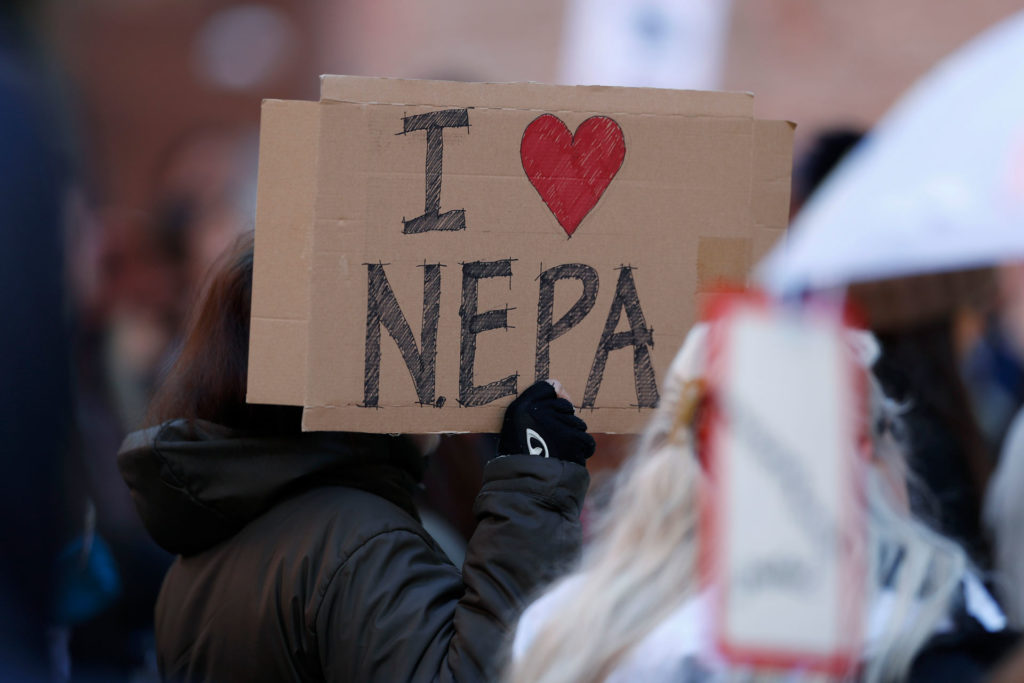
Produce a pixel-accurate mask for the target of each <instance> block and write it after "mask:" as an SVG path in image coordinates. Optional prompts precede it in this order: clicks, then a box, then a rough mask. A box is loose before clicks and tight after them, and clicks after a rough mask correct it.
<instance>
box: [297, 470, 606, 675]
mask: <svg viewBox="0 0 1024 683" xmlns="http://www.w3.org/2000/svg"><path fill="white" fill-rule="evenodd" d="M588 483H589V477H588V475H587V471H586V469H585V468H584V467H581V466H580V465H577V464H575V463H571V462H564V461H561V460H556V459H554V458H549V459H545V458H540V457H537V456H532V455H512V456H505V457H502V458H498V459H496V460H494V461H492V462H490V463H488V465H487V467H486V469H485V471H484V485H483V488H482V489H481V490H480V493H479V495H478V496H477V499H476V505H475V508H474V509H475V513H476V516H477V520H478V524H477V529H476V531H475V533H474V534H473V537H472V539H470V542H469V547H468V548H467V550H466V560H465V564H464V566H463V572H462V574H461V575H460V574H459V572H458V570H457V569H456V568H455V567H454V566H453V565H452V564H451V563H450V562H448V561H447V559H446V558H445V557H444V554H443V552H442V551H441V549H440V548H438V546H437V544H436V543H434V542H433V540H431V539H430V538H429V537H428V536H427V534H426V532H425V531H424V530H423V529H422V528H419V529H416V528H409V529H398V530H390V531H385V532H382V533H380V534H378V535H376V536H373V537H371V538H370V539H369V540H368V541H366V542H365V543H364V544H363V545H362V546H360V547H359V548H357V549H356V550H355V551H354V552H352V553H351V554H350V555H349V556H348V558H346V559H345V560H344V561H343V563H342V564H341V565H340V567H339V569H338V571H337V572H336V573H335V575H334V577H333V578H332V579H331V581H330V583H329V584H328V586H327V589H326V591H325V594H324V596H323V599H322V600H321V602H320V607H319V610H318V612H317V614H316V616H315V620H314V623H315V629H316V638H317V646H318V649H319V653H320V659H321V665H322V667H323V671H324V676H325V678H326V680H328V681H356V680H359V681H442V682H445V683H448V682H455V681H489V680H494V679H496V678H497V676H498V673H499V671H500V667H501V665H502V663H503V661H502V660H503V656H504V653H505V651H506V648H507V639H508V636H509V635H510V631H511V628H512V626H513V625H514V624H515V620H516V619H517V618H518V616H519V613H520V612H521V611H522V609H523V608H524V607H525V604H526V601H527V600H528V599H530V598H532V597H533V596H534V594H535V593H536V592H537V590H538V589H539V588H541V587H542V586H544V585H546V584H547V583H549V582H550V581H551V580H553V579H554V578H556V577H557V576H558V575H559V574H560V573H561V572H562V571H563V570H565V569H566V568H567V567H568V565H570V564H571V563H572V562H573V561H574V560H575V559H576V557H577V555H578V552H579V547H580V542H581V531H580V524H579V513H580V506H581V504H582V501H583V496H584V494H585V492H586V488H587V485H588Z"/></svg>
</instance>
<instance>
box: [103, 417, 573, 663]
mask: <svg viewBox="0 0 1024 683" xmlns="http://www.w3.org/2000/svg"><path fill="white" fill-rule="evenodd" d="M422 462H423V459H422V458H421V457H420V456H419V454H418V453H417V452H416V451H415V450H414V449H413V448H412V446H411V444H409V442H408V441H406V440H404V439H400V438H392V437H384V436H371V435H352V434H327V433H310V434H302V435H298V436H294V437H287V438H273V439H267V438H259V439H257V438H245V437H242V436H240V435H238V434H236V433H232V432H231V431H230V430H227V429H225V428H223V427H218V426H216V425H212V424H209V423H203V422H197V423H194V425H191V426H190V425H189V424H188V423H184V422H171V423H167V424H165V425H163V426H161V427H155V428H151V429H148V430H145V431H142V432H137V433H135V434H133V435H131V436H129V437H128V439H127V440H126V441H125V444H124V446H123V447H122V449H121V453H120V455H119V464H120V467H121V471H122V474H123V475H124V478H125V481H126V482H127V483H128V485H129V487H130V488H131V490H132V495H133V497H134V499H135V503H136V506H137V508H138V510H139V514H140V515H141V516H142V519H143V521H144V522H145V524H146V528H147V529H148V530H149V532H150V534H151V535H152V536H153V538H154V539H155V540H156V541H157V542H158V543H159V544H160V545H162V546H163V547H164V548H166V549H167V550H169V551H171V552H173V553H178V554H180V555H181V556H180V557H179V558H178V559H177V561H176V562H175V563H174V565H173V567H171V569H170V571H169V572H168V574H167V578H166V580H165V582H164V585H163V589H162V590H161V592H160V598H159V600H158V602H157V606H156V637H157V653H158V660H159V667H160V671H161V673H162V674H163V675H164V676H165V677H166V678H169V679H172V680H189V681H192V680H201V681H214V682H220V683H225V682H229V681H247V682H251V683H256V682H259V681H324V680H326V681H388V682H392V681H394V682H398V681H431V680H441V681H486V680H493V679H494V678H495V677H496V675H497V671H498V667H500V664H501V658H502V655H503V652H504V648H505V643H506V639H507V636H508V634H509V631H510V628H511V626H512V625H513V624H514V623H515V620H516V618H517V617H518V614H519V612H520V611H521V609H522V608H523V607H524V601H525V600H527V599H529V598H530V597H532V595H533V594H534V593H535V592H536V591H537V590H538V589H539V588H540V587H542V586H543V585H544V584H545V583H547V582H549V581H551V580H552V579H553V578H555V577H556V576H557V574H558V573H559V572H560V571H561V570H563V569H565V567H566V565H567V564H569V563H571V562H572V561H573V559H574V558H575V555H576V553H577V552H578V549H579V545H580V525H579V512H580V505H581V503H582V500H583V495H584V493H585V490H586V487H587V484H588V475H587V471H586V469H585V468H583V467H581V466H579V465H576V464H573V463H568V462H563V461H560V460H556V459H544V458H540V457H538V456H531V455H513V456H506V457H502V458H498V459H496V460H493V461H491V462H490V463H488V465H487V467H486V468H485V472H484V484H483V488H482V489H481V491H480V494H479V495H478V497H477V500H476V506H475V512H476V516H477V519H478V520H479V523H478V526H477V529H476V532H475V533H474V535H473V537H472V539H471V540H470V542H469V547H468V549H467V553H466V561H465V564H464V566H463V571H462V573H461V574H460V572H459V570H458V569H457V568H455V567H454V566H453V565H452V564H451V563H450V562H449V561H448V560H447V558H446V557H445V555H444V553H443V552H442V550H441V549H440V548H439V547H438V545H437V544H436V543H435V542H434V541H433V539H431V537H430V536H429V535H428V534H427V532H426V531H425V530H424V529H423V526H422V525H421V524H420V523H419V520H418V517H417V515H416V511H415V508H414V507H413V504H412V499H411V492H412V490H413V488H414V487H415V485H416V482H417V480H418V478H419V475H420V474H421V468H422Z"/></svg>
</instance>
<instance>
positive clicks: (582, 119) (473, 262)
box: [248, 76, 792, 432]
mask: <svg viewBox="0 0 1024 683" xmlns="http://www.w3.org/2000/svg"><path fill="white" fill-rule="evenodd" d="M752 107H753V104H752V97H751V96H750V95H748V94H742V93H706V92H683V91H661V90H653V89H628V88H599V87H557V86H543V85H536V84H505V85H492V84H466V83H442V82H430V81H402V80H393V79H368V78H351V77H338V76H328V77H324V79H323V81H322V88H321V101H320V102H319V103H307V102H282V101H267V102H265V103H264V106H263V121H262V129H261V142H260V145H261V147H260V173H259V197H258V206H257V218H256V262H255V274H254V284H253V313H252V329H251V341H250V366H249V368H250V369H249V389H248V400H249V401H250V402H253V403H282V404H290V405H302V406H304V407H305V410H304V428H305V429H311V430H328V429H329V430H352V431H367V432H396V431H401V432H439V431H485V432H486V431H496V430H497V429H498V427H499V425H500V420H501V414H502V411H503V409H504V407H505V405H507V404H508V403H509V402H510V401H511V400H512V398H513V397H514V396H515V395H516V394H517V393H518V392H520V391H522V390H523V389H525V388H526V387H527V386H529V385H530V384H531V383H532V382H533V381H534V380H535V379H537V378H546V377H549V376H551V377H555V378H557V379H559V380H561V381H562V383H563V384H564V385H565V386H566V388H567V390H568V391H569V392H570V394H571V395H572V396H573V397H574V399H575V401H576V403H577V405H578V406H579V407H581V408H582V411H583V412H582V415H583V417H584V419H586V420H587V423H588V424H589V426H590V428H591V430H592V431H595V432H634V431H637V430H639V429H640V428H642V426H643V424H644V423H645V421H646V419H647V417H648V416H649V411H650V409H651V408H653V407H654V406H655V405H656V404H657V401H658V397H659V392H658V383H659V382H660V380H661V377H662V375H663V374H664V372H665V370H666V369H667V365H668V363H669V362H670V361H671V359H672V357H673V355H674V353H675V351H676V349H677V348H678V347H679V345H680V344H681V343H682V340H683V338H684V335H685V333H686V332H687V330H688V329H689V327H690V325H691V324H692V323H693V321H694V319H695V316H696V311H697V310H698V306H699V298H700V296H701V295H702V293H704V292H707V291H710V290H711V289H712V288H714V287H716V286H717V285H720V284H721V283H722V282H730V283H734V284H735V283H742V282H744V281H745V279H746V276H747V272H748V270H749V268H750V266H751V264H752V263H754V262H755V261H756V260H757V259H758V258H759V257H760V256H761V255H762V254H763V253H764V252H765V251H766V250H767V249H768V248H769V247H770V245H771V244H772V243H773V242H774V241H775V240H776V239H777V238H778V236H779V235H780V234H781V232H782V230H783V229H784V227H785V225H786V220H787V212H788V202H789V183H790V181H789V177H790V168H791V149H792V125H791V124H787V123H785V122H778V121H758V120H756V119H754V118H753V115H752Z"/></svg>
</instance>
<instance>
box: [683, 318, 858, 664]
mask: <svg viewBox="0 0 1024 683" xmlns="http://www.w3.org/2000/svg"><path fill="white" fill-rule="evenodd" d="M843 335H844V332H843V328H842V325H841V322H840V318H839V317H838V316H834V315H827V314H823V313H821V312H815V311H806V310H805V311H792V310H784V309H781V308H773V307H771V306H770V305H768V304H762V303H758V302H755V301H753V300H751V299H749V298H743V299H740V298H737V299H733V300H731V301H730V302H728V303H727V304H724V308H723V309H722V310H720V311H719V314H718V318H717V320H716V321H715V322H713V323H712V328H711V331H710V352H709V360H708V382H709V396H710V397H711V398H710V405H711V410H710V418H709V420H710V422H709V437H708V442H707V443H708V447H707V456H708V457H707V463H708V472H709V480H710V481H711V482H712V488H711V493H710V495H708V496H706V497H705V504H704V516H703V519H704V525H703V529H702V567H703V573H704V579H705V581H706V582H707V584H708V586H709V589H710V591H711V595H712V596H713V598H712V602H713V604H714V609H713V615H714V622H715V623H714V631H715V640H716V642H717V645H718V649H719V650H720V652H721V653H722V654H723V655H724V656H725V657H726V658H727V659H729V660H730V661H732V662H733V663H736V664H744V665H754V666H757V667H769V668H774V667H779V668H785V669H794V668H796V669H801V670H817V671H822V672H826V673H830V674H833V675H843V674H845V673H848V672H849V670H850V667H851V666H852V665H853V664H854V663H855V662H856V657H857V654H858V653H859V638H860V630H861V619H860V615H861V594H862V588H863V586H864V566H865V565H864V558H863V548H864V533H865V522H864V519H863V516H862V514H861V513H860V510H859V508H858V500H859V491H860V486H859V476H860V472H862V471H863V469H862V468H861V467H858V463H857V458H858V454H857V449H858V447H859V444H860V443H861V441H860V439H859V435H860V432H859V430H860V428H861V427H860V425H862V424H863V423H862V421H861V418H860V413H861V412H862V411H863V409H864V407H863V406H864V405H865V401H864V395H863V392H864V387H865V384H864V376H863V372H864V371H863V369H862V368H861V367H860V366H859V365H857V363H856V361H855V360H854V358H853V354H852V351H851V349H850V347H849V346H848V345H847V344H846V341H845V338H844V336H843Z"/></svg>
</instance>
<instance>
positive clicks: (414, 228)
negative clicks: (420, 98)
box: [401, 109, 469, 235]
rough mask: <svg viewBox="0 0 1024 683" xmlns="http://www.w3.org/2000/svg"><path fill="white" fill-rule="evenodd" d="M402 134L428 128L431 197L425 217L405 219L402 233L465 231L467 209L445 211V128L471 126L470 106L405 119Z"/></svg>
mask: <svg viewBox="0 0 1024 683" xmlns="http://www.w3.org/2000/svg"><path fill="white" fill-rule="evenodd" d="M402 123H403V126H402V133H401V134H403V135H404V134H405V133H412V132H414V131H417V130H425V131H427V165H426V169H427V199H426V204H425V209H424V212H423V215H422V216H417V217H416V218H412V219H409V220H405V219H403V220H402V232H403V233H405V234H406V235H411V234H414V233H419V232H430V231H431V230H465V229H466V210H465V209H454V210H452V211H445V212H444V213H440V211H441V166H442V161H443V158H444V129H445V128H469V110H468V109H445V110H443V111H432V112H429V113H427V114H416V115H415V116H406V117H404V118H403V119H402Z"/></svg>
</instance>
